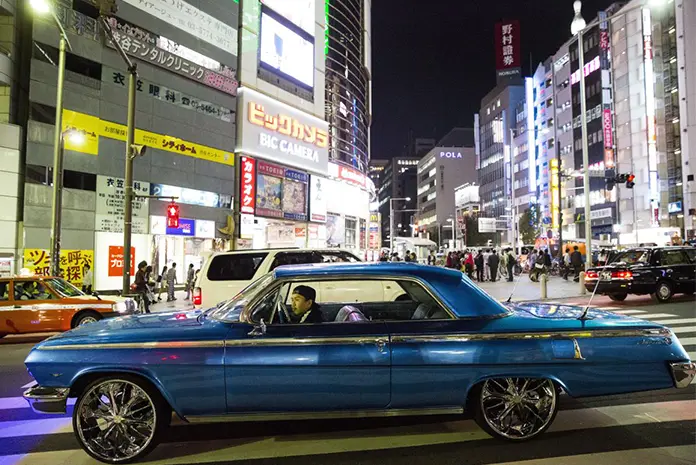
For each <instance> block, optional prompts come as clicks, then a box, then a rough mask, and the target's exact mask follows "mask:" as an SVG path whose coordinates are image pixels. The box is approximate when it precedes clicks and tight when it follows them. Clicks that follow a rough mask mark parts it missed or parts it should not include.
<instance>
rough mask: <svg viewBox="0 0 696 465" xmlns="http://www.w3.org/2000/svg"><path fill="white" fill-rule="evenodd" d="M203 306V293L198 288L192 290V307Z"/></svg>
mask: <svg viewBox="0 0 696 465" xmlns="http://www.w3.org/2000/svg"><path fill="white" fill-rule="evenodd" d="M202 304H203V292H202V291H201V288H200V287H196V288H194V289H193V305H202Z"/></svg>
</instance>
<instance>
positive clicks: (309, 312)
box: [290, 286, 324, 323]
mask: <svg viewBox="0 0 696 465" xmlns="http://www.w3.org/2000/svg"><path fill="white" fill-rule="evenodd" d="M316 298H317V292H316V291H315V290H314V289H313V288H311V287H309V286H297V287H296V288H295V289H294V290H293V291H292V297H291V300H292V312H291V314H290V318H291V320H292V322H293V323H322V322H323V321H324V318H323V316H322V314H321V310H320V309H319V304H317V303H316V302H315V299H316Z"/></svg>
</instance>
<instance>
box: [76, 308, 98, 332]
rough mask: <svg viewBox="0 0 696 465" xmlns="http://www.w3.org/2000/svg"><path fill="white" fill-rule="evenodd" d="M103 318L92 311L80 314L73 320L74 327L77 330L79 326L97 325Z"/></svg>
mask: <svg viewBox="0 0 696 465" xmlns="http://www.w3.org/2000/svg"><path fill="white" fill-rule="evenodd" d="M101 319H102V316H101V315H100V314H99V313H97V312H95V311H92V310H87V311H83V312H80V313H78V314H77V315H76V316H75V318H73V323H72V327H73V328H77V327H78V326H82V325H87V324H89V323H96V322H97V321H99V320H101Z"/></svg>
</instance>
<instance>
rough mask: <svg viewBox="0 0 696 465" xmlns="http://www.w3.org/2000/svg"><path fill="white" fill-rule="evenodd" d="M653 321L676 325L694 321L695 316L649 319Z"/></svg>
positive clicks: (695, 321) (695, 319) (695, 320)
mask: <svg viewBox="0 0 696 465" xmlns="http://www.w3.org/2000/svg"><path fill="white" fill-rule="evenodd" d="M651 321H653V322H654V323H660V324H661V325H665V326H669V325H678V324H683V323H696V318H674V319H667V320H662V319H659V318H658V319H653V320H651Z"/></svg>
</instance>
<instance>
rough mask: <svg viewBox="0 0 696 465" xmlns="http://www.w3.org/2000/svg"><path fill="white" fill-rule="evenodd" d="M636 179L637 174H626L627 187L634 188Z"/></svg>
mask: <svg viewBox="0 0 696 465" xmlns="http://www.w3.org/2000/svg"><path fill="white" fill-rule="evenodd" d="M634 179H636V175H635V174H629V175H628V176H626V187H627V188H628V189H633V186H635V185H636V183H635V182H633V180H634Z"/></svg>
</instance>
